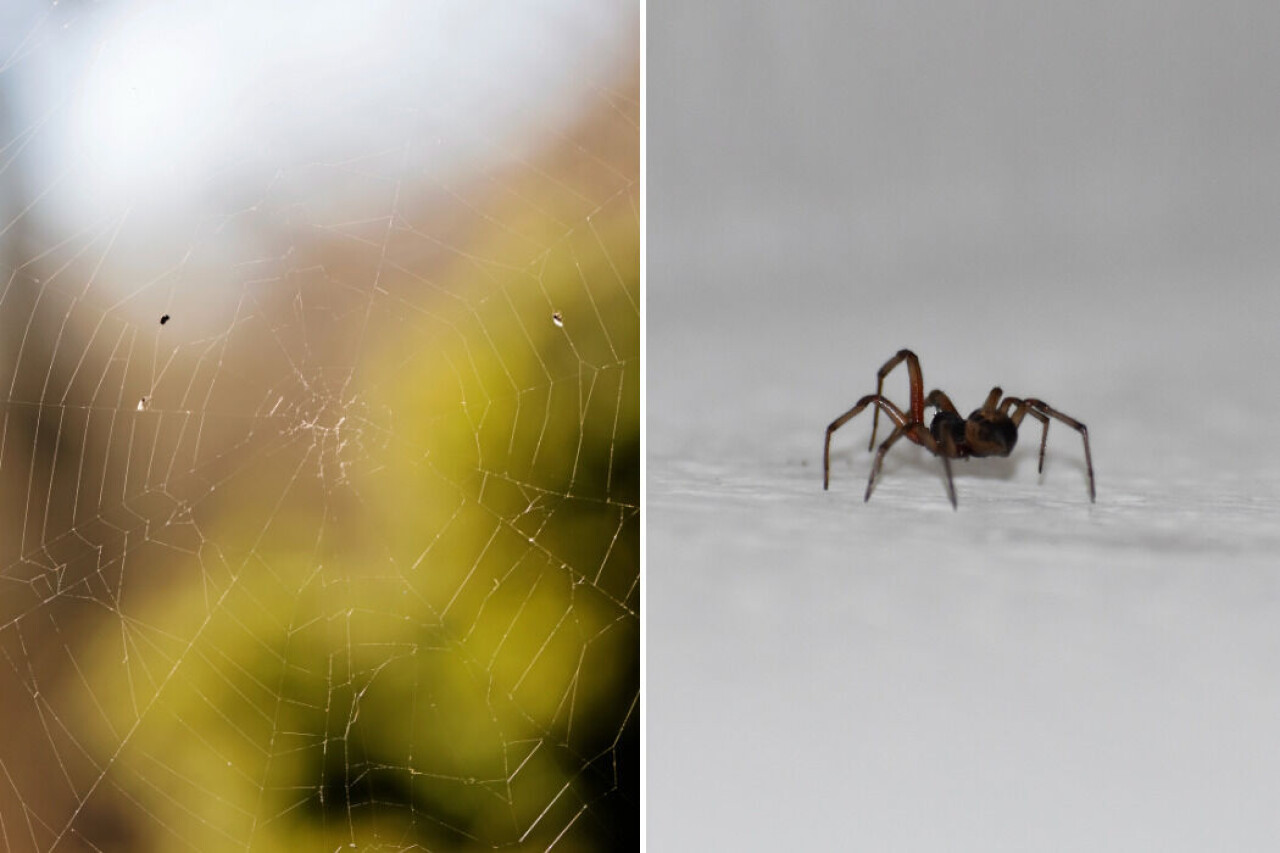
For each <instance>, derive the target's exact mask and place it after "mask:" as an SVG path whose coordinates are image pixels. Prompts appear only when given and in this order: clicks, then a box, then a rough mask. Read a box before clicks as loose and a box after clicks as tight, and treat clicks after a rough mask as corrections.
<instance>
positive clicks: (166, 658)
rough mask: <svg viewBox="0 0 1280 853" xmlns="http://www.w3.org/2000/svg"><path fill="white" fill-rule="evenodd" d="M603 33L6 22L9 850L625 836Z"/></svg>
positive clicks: (620, 480) (630, 829)
mask: <svg viewBox="0 0 1280 853" xmlns="http://www.w3.org/2000/svg"><path fill="white" fill-rule="evenodd" d="M610 6H611V4H598V3H595V4H584V3H574V2H567V3H564V4H562V5H561V6H560V7H555V8H553V7H547V6H545V5H541V6H537V7H536V8H535V6H529V7H528V8H518V7H513V6H509V5H504V7H503V8H502V9H500V10H498V9H494V10H490V11H484V10H483V9H482V10H481V11H478V12H477V11H474V9H473V8H472V6H471V5H469V4H457V5H450V4H444V5H443V6H441V7H440V8H433V9H432V10H431V11H425V12H424V11H413V10H411V9H409V8H408V7H405V8H400V7H397V6H396V5H395V4H387V5H382V6H378V7H375V9H374V11H372V12H364V11H362V12H360V13H359V15H358V16H357V15H356V12H355V11H354V10H352V9H345V8H342V7H341V6H339V5H337V4H328V3H321V4H309V5H308V6H307V7H305V8H304V7H299V8H297V9H292V10H291V15H292V17H291V19H289V20H287V21H285V22H283V23H282V22H273V21H271V20H266V19H258V18H247V17H245V16H247V15H249V14H250V13H251V11H250V10H252V7H251V6H244V7H241V6H240V4H228V7H227V8H230V9H231V11H228V12H221V11H220V12H218V13H212V12H208V11H205V12H203V13H198V14H197V7H195V6H186V5H185V4H179V11H177V12H175V11H172V10H169V11H166V10H164V9H161V8H159V7H156V6H151V5H148V4H132V3H123V4H115V5H113V6H110V7H107V8H103V7H95V8H94V9H91V10H85V9H84V8H81V7H77V6H74V5H73V6H70V7H68V6H65V5H64V6H59V5H58V4H57V3H56V2H55V3H54V4H52V5H47V6H46V5H31V6H25V5H24V4H16V5H14V6H13V7H12V8H11V9H10V10H9V11H7V12H5V13H3V15H4V16H6V17H7V18H8V19H7V20H3V21H0V32H6V33H9V34H10V35H8V36H5V37H4V38H5V40H4V41H0V98H3V100H2V101H0V105H4V111H3V112H0V235H3V236H2V237H0V240H2V241H3V242H0V697H3V698H2V699H0V719H2V720H3V725H4V730H5V732H6V737H5V738H3V739H0V846H3V847H4V848H5V849H8V850H40V851H47V850H117V849H129V850H137V849H164V850H185V849H192V850H223V849H227V850H230V849H254V850H271V849H291V850H292V849H310V850H335V849H346V848H359V849H472V848H475V849H492V848H518V849H530V850H544V849H552V848H554V849H557V850H569V849H616V848H620V847H627V846H630V845H633V844H634V843H635V841H634V839H635V838H636V837H637V834H638V829H639V826H638V824H639V820H638V818H639V803H638V798H639V784H638V783H639V779H638V775H639V767H638V762H639V602H640V592H639V503H640V501H639V473H638V472H639V377H640V365H639V332H640V329H639V317H640V313H639V303H640V293H639V222H640V184H639V161H638V152H639V77H638V52H637V49H636V45H635V41H636V33H637V32H638V19H637V12H638V10H637V9H636V8H635V7H634V6H632V5H629V4H616V5H613V8H610ZM476 8H479V7H476ZM602 10H604V11H602ZM213 14H217V15H224V14H225V15H226V16H227V17H225V18H223V17H218V18H210V17H209V16H210V15H213ZM182 15H188V16H190V15H195V17H194V18H187V19H184V18H183V17H181V16H182ZM201 15H203V17H201ZM237 15H239V16H240V17H239V18H237V17H236V16H237ZM513 19H514V20H513ZM232 25H234V32H236V33H237V35H236V36H224V35H219V36H216V37H211V36H209V33H211V32H219V33H221V32H224V31H225V30H226V28H227V27H231V26H232ZM324 28H327V29H324ZM325 33H327V34H328V35H327V36H326V35H325ZM335 34H336V35H335ZM325 37H328V38H330V39H336V40H337V41H336V45H337V46H336V47H331V48H328V49H326V48H325V47H324V38H325ZM290 39H292V40H294V41H296V42H298V43H299V44H303V45H305V47H304V48H300V49H299V50H300V51H301V52H300V53H295V54H290V53H289V51H290V50H291V49H292V48H289V47H287V46H286V42H287V41H288V40H290ZM210 43H212V44H213V45H214V46H213V47H208V44H210ZM157 57H159V58H157ZM193 57H194V58H193ZM175 62H176V63H177V65H174V64H173V63H175ZM175 69H177V71H175ZM424 69H425V70H424ZM178 71H180V72H181V73H177V72H178ZM161 72H164V73H161ZM175 79H176V80H178V81H179V82H178V83H173V82H172V81H174V80H175ZM228 79H230V80H231V82H230V83H228V82H227V81H228ZM237 80H238V81H239V84H238V85H239V88H237V82H236V81H237ZM166 86H177V87H179V88H178V89H177V90H176V91H177V94H176V95H172V97H171V96H170V94H166V92H165V87H166ZM219 87H223V88H219ZM508 89H509V90H510V92H508V91H507V90H508ZM33 93H34V94H33ZM166 98H168V100H166ZM174 98H176V100H174ZM162 318H166V319H162Z"/></svg>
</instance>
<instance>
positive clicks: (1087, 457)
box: [1013, 399, 1098, 503]
mask: <svg viewBox="0 0 1280 853" xmlns="http://www.w3.org/2000/svg"><path fill="white" fill-rule="evenodd" d="M1024 406H1025V407H1026V411H1027V412H1029V413H1031V414H1032V415H1033V416H1034V415H1041V416H1044V415H1048V417H1050V418H1056V419H1058V420H1060V421H1062V422H1063V423H1064V424H1066V425H1067V426H1069V427H1071V428H1072V429H1073V430H1075V431H1076V432H1078V433H1080V437H1081V438H1082V439H1084V467H1085V470H1086V471H1088V473H1089V502H1090V503H1096V502H1097V499H1098V498H1097V491H1096V490H1095V488H1094V482H1093V454H1091V453H1090V452H1089V428H1088V427H1086V426H1085V425H1084V424H1082V423H1080V422H1079V421H1078V420H1076V419H1075V418H1073V417H1071V416H1070V415H1067V414H1063V413H1062V412H1059V411H1058V410H1057V409H1055V408H1054V407H1053V406H1050V405H1049V404H1048V403H1046V402H1045V401H1044V400H1036V399H1027V400H1023V401H1022V403H1021V404H1020V406H1019V408H1022V407H1024ZM1013 417H1014V422H1015V423H1017V422H1018V421H1019V420H1021V418H1020V417H1018V412H1017V411H1016V410H1015V412H1014V415H1013ZM1044 425H1045V436H1047V435H1048V432H1049V421H1048V420H1047V419H1045V420H1044ZM1043 446H1044V439H1043V438H1041V451H1040V453H1041V458H1042V459H1043V454H1044V449H1043ZM1042 465H1043V463H1042Z"/></svg>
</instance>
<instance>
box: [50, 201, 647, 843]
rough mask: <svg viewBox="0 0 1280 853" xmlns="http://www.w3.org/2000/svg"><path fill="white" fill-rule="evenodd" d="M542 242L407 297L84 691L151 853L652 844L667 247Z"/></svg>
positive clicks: (614, 216) (139, 601)
mask: <svg viewBox="0 0 1280 853" xmlns="http://www.w3.org/2000/svg"><path fill="white" fill-rule="evenodd" d="M521 225H522V227H523V231H522V232H521V233H520V234H519V235H516V234H515V233H511V234H507V233H506V232H498V233H502V234H503V235H504V236H502V237H500V238H494V237H493V236H492V235H493V233H494V232H493V231H492V230H491V231H489V232H486V233H487V235H488V236H487V237H486V238H485V239H486V240H487V241H488V242H486V243H483V244H481V245H474V246H468V247H466V248H467V251H466V252H459V253H458V260H457V262H456V263H454V264H450V265H448V266H447V268H446V269H445V270H444V271H443V272H439V273H437V274H436V275H435V277H434V278H433V279H432V281H431V282H430V283H424V282H419V281H415V280H413V279H412V278H410V277H408V276H405V277H403V278H401V279H400V280H392V279H391V278H388V279H387V280H385V281H384V282H383V283H382V287H383V288H384V293H385V294H386V295H383V296H375V297H374V298H373V309H372V311H371V313H370V318H369V322H370V326H369V328H370V329H371V330H372V331H371V332H370V334H369V335H368V337H367V339H366V344H367V346H366V349H365V351H364V353H363V355H362V358H361V362H360V364H359V365H358V370H357V375H358V381H357V382H355V383H354V384H353V385H352V386H351V390H350V391H348V392H347V393H346V394H345V395H344V396H343V397H342V398H341V399H335V400H333V401H331V402H332V405H330V406H329V409H328V413H327V415H326V418H327V419H326V420H325V421H324V422H323V423H320V422H316V423H311V424H301V425H298V428H297V429H295V430H294V431H293V432H292V433H288V434H286V436H285V437H282V438H281V439H280V440H279V441H278V442H277V443H276V444H274V445H272V446H270V447H266V448H264V449H263V451H262V452H261V453H257V454H254V455H253V456H252V457H250V461H249V463H248V464H245V465H243V466H241V467H240V468H238V469H237V470H234V471H232V472H229V473H228V475H227V476H226V478H225V479H224V480H222V481H221V482H219V483H218V485H217V492H216V494H212V493H211V495H210V497H209V500H207V501H206V502H204V503H203V504H201V505H199V506H198V507H197V509H204V510H205V513H204V514H205V516H212V517H211V518H206V519H204V520H203V522H202V525H203V526H202V527H201V528H200V543H201V547H200V549H199V551H198V553H196V554H193V555H192V558H191V559H192V561H193V562H194V563H197V564H198V569H197V570H190V568H188V570H186V571H185V572H178V574H180V575H181V576H183V577H188V576H189V577H191V578H192V581H191V582H190V583H187V584H185V585H183V586H181V587H178V588H176V589H173V588H170V589H164V590H160V591H158V592H156V593H155V594H154V595H150V596H148V595H145V594H140V593H141V591H139V590H135V589H133V588H130V593H131V595H130V596H129V601H128V602H127V605H122V607H121V614H120V616H121V618H120V619H116V620H111V621H109V623H108V630H106V631H104V632H103V634H102V636H101V637H100V638H99V639H98V640H97V641H96V643H95V648H96V649H97V650H98V651H97V658H96V660H94V661H93V662H92V665H91V666H88V667H85V669H84V672H83V677H82V678H81V679H80V680H79V681H78V682H76V683H75V684H74V685H73V686H72V687H71V688H69V689H70V690H72V691H73V692H75V691H82V692H83V693H84V696H83V699H84V700H85V701H83V702H81V703H79V704H80V705H81V706H82V707H84V708H85V709H86V713H87V714H88V715H89V719H90V721H91V723H92V728H93V730H94V731H96V732H97V741H96V742H94V743H92V744H86V748H87V749H88V750H89V751H90V752H91V753H92V755H93V756H94V761H95V763H96V765H97V766H100V767H102V768H104V769H105V770H106V774H107V775H106V777H105V778H106V780H107V784H105V785H102V786H101V788H102V792H101V794H100V796H101V797H103V798H105V801H118V802H119V803H120V804H121V806H122V807H126V808H128V807H129V804H132V807H136V808H132V811H133V812H134V813H136V814H140V815H143V816H145V819H144V820H143V821H142V827H141V830H139V831H138V832H137V833H135V838H136V839H137V843H138V844H139V845H142V846H147V847H150V848H151V849H178V848H179V847H182V848H189V849H200V850H218V849H245V847H246V846H248V847H251V848H252V849H254V850H313V849H314V850H334V849H338V848H339V847H343V846H345V845H347V844H350V843H353V842H354V845H355V846H356V847H358V848H359V849H404V848H406V847H411V846H413V845H420V846H422V847H426V848H429V849H433V850H440V849H469V848H478V849H487V848H493V847H506V848H517V849H531V850H533V849H537V850H541V849H545V848H546V847H547V846H548V845H549V844H551V843H552V842H553V841H556V839H557V836H560V834H561V833H562V832H563V833H564V835H563V837H561V838H560V840H559V841H557V842H556V844H557V847H556V849H557V850H573V849H617V848H619V847H622V848H625V847H627V846H631V845H633V844H634V843H635V839H636V838H637V837H638V819H639V811H638V809H639V805H638V773H639V767H638V742H639V738H638V723H639V720H638V716H639V708H638V704H637V700H638V694H639V488H640V487H639V464H640V459H639V451H640V445H639V428H640V399H639V389H640V363H639V347H640V338H639V333H640V328H639V310H638V303H639V223H638V221H637V218H636V208H635V205H634V199H632V198H631V197H630V195H629V194H624V195H621V196H619V197H618V198H616V199H615V200H614V202H612V203H610V204H609V205H607V206H606V207H605V208H603V209H601V210H599V211H596V212H595V213H594V214H593V215H592V216H591V218H589V219H587V220H585V221H582V222H581V223H580V224H579V225H578V227H576V228H574V229H573V230H572V231H570V232H569V233H567V234H566V233H565V232H564V228H563V226H562V225H558V224H557V222H556V221H555V220H554V218H552V217H546V216H544V217H543V218H542V219H538V218H531V219H530V220H529V221H528V222H525V223H522V224H521ZM509 230H511V231H512V232H514V231H516V230H518V229H509ZM531 234H532V235H533V236H534V237H535V238H536V240H535V242H536V243H538V244H539V245H542V246H544V249H543V251H541V252H540V253H539V254H538V255H537V256H536V257H535V258H534V260H533V262H531V263H519V264H516V263H506V262H503V259H505V258H507V257H509V256H510V257H517V256H519V247H522V246H527V245H528V244H529V242H530V236H529V235H531ZM504 241H510V243H511V245H507V244H506V242H504ZM539 241H540V242H539ZM517 244H518V245H517ZM477 258H480V259H488V260H487V261H476V259H477ZM215 507H216V509H217V512H216V513H213V512H212V511H213V509H214V508H215ZM168 558H169V559H172V554H169V555H168ZM566 828H568V831H566ZM142 839H146V840H145V841H143V840H142Z"/></svg>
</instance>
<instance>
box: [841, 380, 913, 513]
mask: <svg viewBox="0 0 1280 853" xmlns="http://www.w3.org/2000/svg"><path fill="white" fill-rule="evenodd" d="M873 404H874V405H875V407H876V414H877V415H878V414H879V413H880V410H881V409H884V413H885V414H886V415H888V416H889V417H890V418H892V419H893V422H894V423H895V424H897V425H898V426H899V427H902V426H905V425H906V424H907V423H908V421H907V416H906V415H905V414H903V412H902V410H901V409H899V408H898V407H897V406H895V405H894V404H893V403H892V402H891V401H890V400H888V399H886V398H885V397H882V396H881V395H879V394H868V395H867V396H865V397H863V398H862V399H861V400H859V401H858V402H857V403H855V404H854V406H853V408H852V409H850V410H849V411H847V412H845V413H844V414H843V415H841V416H840V417H838V418H836V419H835V420H834V421H832V422H831V423H830V424H829V425H828V426H827V439H826V443H825V444H823V446H822V488H823V490H824V491H825V490H826V489H827V486H828V485H829V483H830V481H831V434H832V433H834V432H835V431H836V430H838V429H840V427H842V426H844V425H845V424H846V423H848V422H849V421H850V420H852V419H853V418H854V417H856V416H857V414H858V413H859V412H861V411H862V410H863V409H865V408H866V407H867V406H870V405H873Z"/></svg>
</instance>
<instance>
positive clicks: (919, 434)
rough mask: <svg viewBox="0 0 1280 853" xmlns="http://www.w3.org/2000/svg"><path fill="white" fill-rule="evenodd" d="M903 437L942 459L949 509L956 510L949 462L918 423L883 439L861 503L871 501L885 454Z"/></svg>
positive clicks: (912, 423) (913, 422)
mask: <svg viewBox="0 0 1280 853" xmlns="http://www.w3.org/2000/svg"><path fill="white" fill-rule="evenodd" d="M904 435H909V436H911V438H912V439H913V440H914V441H916V442H917V443H918V444H921V445H923V446H924V447H925V448H926V449H928V450H929V451H931V452H932V453H933V454H934V455H935V456H941V457H942V469H943V471H945V472H946V475H947V497H948V498H950V499H951V508H952V509H956V508H957V506H956V487H955V483H954V482H953V481H952V479H951V460H950V459H949V458H947V455H946V454H945V453H943V452H942V449H941V448H940V447H938V443H937V442H936V441H935V440H934V438H933V435H932V433H930V432H929V430H928V429H926V428H925V425H924V424H922V423H920V422H919V421H911V422H910V423H906V424H899V425H898V427H897V428H896V429H894V431H893V433H892V434H891V435H890V436H889V437H888V438H887V439H885V441H884V444H882V445H880V450H879V451H877V452H876V461H875V462H874V463H873V464H872V465H871V476H870V477H868V478H867V493H866V494H865V495H864V496H863V498H862V500H863V502H864V503H865V502H866V501H869V500H871V490H872V489H873V488H875V484H876V477H878V476H879V475H880V465H881V463H882V462H884V457H885V454H886V453H888V452H889V448H891V447H893V445H894V444H895V443H896V442H897V440H898V439H900V438H902V437H903V436H904Z"/></svg>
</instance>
